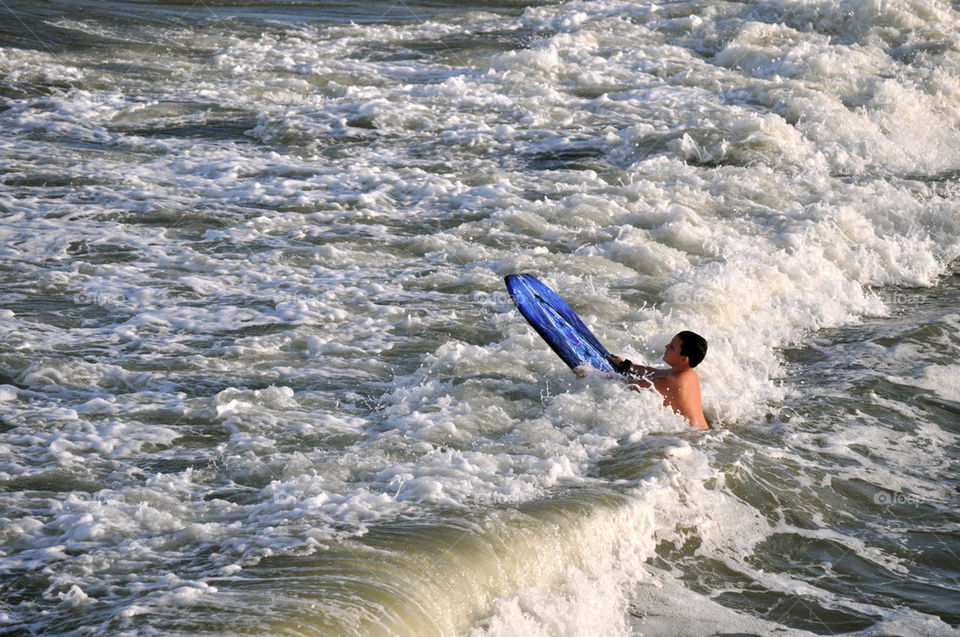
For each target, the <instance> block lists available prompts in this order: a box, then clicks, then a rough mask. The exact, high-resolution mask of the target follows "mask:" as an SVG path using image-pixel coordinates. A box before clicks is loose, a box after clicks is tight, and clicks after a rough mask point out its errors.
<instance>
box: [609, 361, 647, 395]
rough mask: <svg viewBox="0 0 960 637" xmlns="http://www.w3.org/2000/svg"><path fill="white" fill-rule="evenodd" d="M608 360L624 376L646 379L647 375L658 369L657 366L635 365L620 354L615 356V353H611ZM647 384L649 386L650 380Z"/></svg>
mask: <svg viewBox="0 0 960 637" xmlns="http://www.w3.org/2000/svg"><path fill="white" fill-rule="evenodd" d="M608 360H609V361H610V364H611V365H613V369H614V370H615V371H616V372H617V373H618V374H623V375H624V376H628V377H631V378H636V379H638V380H643V381H645V380H646V379H645V378H644V377H645V376H649V375H651V374H653V373H654V372H656V371H657V370H656V368H655V367H647V366H646V365H634V364H633V363H632V362H630V361H629V360H627V359H625V358H621V357H620V356H614V355H613V354H611V355H610V357H609V359H608ZM645 386H647V387H649V382H647V385H645Z"/></svg>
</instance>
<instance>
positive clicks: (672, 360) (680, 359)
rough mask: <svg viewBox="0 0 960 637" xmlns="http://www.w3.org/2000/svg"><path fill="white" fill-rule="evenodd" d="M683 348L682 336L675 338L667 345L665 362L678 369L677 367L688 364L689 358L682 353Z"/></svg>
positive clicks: (664, 353) (664, 354) (664, 356)
mask: <svg viewBox="0 0 960 637" xmlns="http://www.w3.org/2000/svg"><path fill="white" fill-rule="evenodd" d="M682 346H683V340H681V338H680V336H679V335H678V336H674V337H673V339H672V340H671V341H670V342H669V343H667V347H666V349H665V350H664V351H663V362H664V363H666V364H667V365H669V366H670V367H676V366H677V365H683V364H684V363H686V362H687V361H688V359H687V357H686V356H684V355H683V354H681V353H680V348H681V347H682Z"/></svg>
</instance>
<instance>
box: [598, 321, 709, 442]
mask: <svg viewBox="0 0 960 637" xmlns="http://www.w3.org/2000/svg"><path fill="white" fill-rule="evenodd" d="M706 354H707V341H706V340H704V338H703V337H702V336H700V335H699V334H696V333H694V332H687V331H684V332H680V333H679V334H677V335H676V336H674V337H673V340H671V341H670V343H669V344H668V345H667V348H666V350H665V351H664V353H663V362H665V363H666V364H667V365H669V366H670V369H657V368H655V367H646V366H644V365H634V364H633V363H631V362H630V361H628V360H625V359H623V358H620V357H619V356H614V355H612V354H611V355H610V363H611V364H612V365H613V368H614V369H615V370H617V372H619V373H621V374H623V375H624V376H626V377H627V378H629V380H628V383H629V385H630V387H631V388H632V389H634V390H636V391H640V389H641V388H645V387H651V386H652V387H653V388H654V389H656V390H657V391H658V392H660V393H661V394H662V395H663V404H664V405H666V406H667V407H670V408H671V409H673V410H674V411H675V412H677V413H678V414H680V415H681V416H683V417H685V418H686V419H687V420H689V421H690V424H691V425H693V426H694V427H696V428H697V429H708V428H709V426H708V425H707V419H706V418H704V416H703V401H702V399H701V398H700V377H699V376H697V372H695V371H694V369H693V368H694V367H696V366H697V365H699V364H700V361H702V360H703V357H704V356H706Z"/></svg>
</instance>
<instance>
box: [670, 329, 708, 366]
mask: <svg viewBox="0 0 960 637" xmlns="http://www.w3.org/2000/svg"><path fill="white" fill-rule="evenodd" d="M677 336H679V337H680V355H681V356H686V357H687V360H688V361H690V367H696V366H697V365H699V364H700V361H702V360H703V357H704V356H706V355H707V340H706V339H705V338H703V337H702V336H700V335H699V334H697V333H696V332H688V331H684V332H680V333H679V334H677Z"/></svg>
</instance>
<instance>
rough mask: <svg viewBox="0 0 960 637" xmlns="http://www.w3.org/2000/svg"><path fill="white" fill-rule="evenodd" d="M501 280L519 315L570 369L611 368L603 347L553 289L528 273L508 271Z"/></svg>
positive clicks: (608, 354) (601, 369) (608, 369)
mask: <svg viewBox="0 0 960 637" xmlns="http://www.w3.org/2000/svg"><path fill="white" fill-rule="evenodd" d="M504 280H505V282H506V284H507V290H508V291H509V292H510V297H511V298H512V299H513V302H514V303H516V304H517V309H519V310H520V313H521V314H523V317H524V318H525V319H527V322H528V323H530V325H532V326H533V329H535V330H536V331H537V334H539V335H540V336H541V338H543V340H545V341H546V342H547V345H549V346H550V347H551V348H552V349H553V351H554V352H556V353H557V356H559V357H560V358H561V359H562V360H563V362H564V363H566V364H567V365H569V366H570V368H571V369H573V368H574V367H578V366H580V365H589V366H590V367H593V368H594V369H598V370H600V371H602V372H613V371H614V369H613V367H612V366H611V365H610V361H608V360H607V358H608V357H609V356H610V353H609V352H608V351H607V348H605V347H604V346H603V345H601V344H600V341H598V340H597V337H596V336H594V335H593V333H592V332H591V331H590V330H589V329H588V328H587V326H586V325H584V324H583V321H581V320H580V317H579V316H577V314H576V312H574V311H573V310H571V309H570V306H569V305H567V304H566V303H565V302H564V300H563V299H561V298H560V297H559V296H557V293H556V292H554V291H553V290H551V289H550V288H548V287H547V286H546V285H544V284H543V283H541V282H540V281H539V280H537V279H536V278H535V277H533V276H531V275H529V274H511V275H509V276H507V277H506V279H504Z"/></svg>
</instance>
